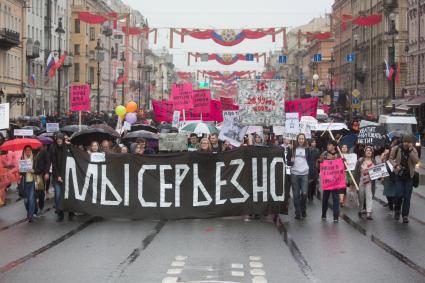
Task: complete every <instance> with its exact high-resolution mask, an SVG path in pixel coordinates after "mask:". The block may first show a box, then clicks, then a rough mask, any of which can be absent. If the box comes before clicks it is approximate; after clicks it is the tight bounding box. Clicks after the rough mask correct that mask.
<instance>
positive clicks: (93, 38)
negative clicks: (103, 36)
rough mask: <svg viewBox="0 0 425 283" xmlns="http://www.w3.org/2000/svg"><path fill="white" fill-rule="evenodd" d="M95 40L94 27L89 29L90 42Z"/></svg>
mask: <svg viewBox="0 0 425 283" xmlns="http://www.w3.org/2000/svg"><path fill="white" fill-rule="evenodd" d="M95 40H96V29H95V28H94V27H90V41H95Z"/></svg>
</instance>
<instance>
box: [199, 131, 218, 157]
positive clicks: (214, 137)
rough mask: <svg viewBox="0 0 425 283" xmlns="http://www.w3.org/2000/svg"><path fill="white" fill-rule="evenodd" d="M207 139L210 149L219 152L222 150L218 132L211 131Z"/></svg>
mask: <svg viewBox="0 0 425 283" xmlns="http://www.w3.org/2000/svg"><path fill="white" fill-rule="evenodd" d="M201 141H202V140H201ZM209 141H210V143H211V151H212V152H213V153H220V152H221V150H222V145H221V142H220V141H219V140H218V134H217V133H212V134H211V135H210V137H209ZM201 145H202V144H201Z"/></svg>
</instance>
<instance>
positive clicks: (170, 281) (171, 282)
mask: <svg viewBox="0 0 425 283" xmlns="http://www.w3.org/2000/svg"><path fill="white" fill-rule="evenodd" d="M178 281H179V278H178V277H165V278H164V279H162V283H176V282H178Z"/></svg>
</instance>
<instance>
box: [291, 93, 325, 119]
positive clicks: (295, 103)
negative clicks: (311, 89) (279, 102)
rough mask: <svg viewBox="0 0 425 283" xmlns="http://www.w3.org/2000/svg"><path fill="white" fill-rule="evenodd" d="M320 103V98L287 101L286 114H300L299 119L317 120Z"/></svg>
mask: <svg viewBox="0 0 425 283" xmlns="http://www.w3.org/2000/svg"><path fill="white" fill-rule="evenodd" d="M318 103H319V98H318V97H313V98H303V99H296V100H290V101H286V102H285V112H298V114H299V117H302V116H311V117H314V118H316V115H317V105H318Z"/></svg>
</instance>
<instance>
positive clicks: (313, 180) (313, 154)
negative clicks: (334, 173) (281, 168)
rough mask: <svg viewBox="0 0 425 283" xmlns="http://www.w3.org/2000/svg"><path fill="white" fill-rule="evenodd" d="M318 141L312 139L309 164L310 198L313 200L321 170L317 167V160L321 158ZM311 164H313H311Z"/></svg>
mask: <svg viewBox="0 0 425 283" xmlns="http://www.w3.org/2000/svg"><path fill="white" fill-rule="evenodd" d="M316 146H317V143H316V140H315V139H312V140H311V141H310V148H309V150H310V159H311V164H309V173H308V175H309V176H308V195H307V197H308V200H309V201H310V202H313V199H314V195H315V194H316V186H317V178H318V175H319V170H318V168H317V161H318V160H319V158H320V151H319V149H318V148H317V147H316ZM310 165H311V166H310Z"/></svg>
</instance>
